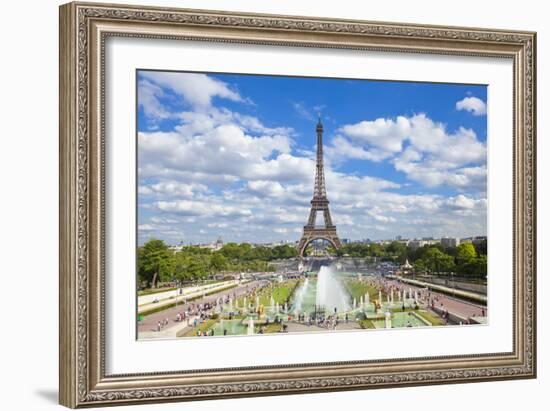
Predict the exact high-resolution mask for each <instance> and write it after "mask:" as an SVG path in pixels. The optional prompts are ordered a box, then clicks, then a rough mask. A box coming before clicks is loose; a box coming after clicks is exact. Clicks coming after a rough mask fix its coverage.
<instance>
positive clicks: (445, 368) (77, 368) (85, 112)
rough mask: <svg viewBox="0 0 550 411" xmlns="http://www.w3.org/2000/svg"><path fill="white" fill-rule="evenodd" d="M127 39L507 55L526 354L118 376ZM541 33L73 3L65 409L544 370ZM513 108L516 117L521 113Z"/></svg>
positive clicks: (63, 19)
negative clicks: (109, 97)
mask: <svg viewBox="0 0 550 411" xmlns="http://www.w3.org/2000/svg"><path fill="white" fill-rule="evenodd" d="M113 36H124V37H139V38H162V39H174V40H179V41H186V40H202V41H214V42H227V43H231V42H235V43H249V44H259V45H281V46H305V47H324V48H347V49H357V50H379V51H392V52H402V53H426V54H450V55H458V56H481V57H500V58H505V59H511V60H512V61H513V64H514V78H513V88H514V112H513V118H514V130H513V134H514V150H513V152H514V165H513V168H514V176H513V178H514V181H513V183H514V185H513V187H514V193H513V209H514V222H513V230H514V233H513V236H514V250H510V251H512V252H513V253H514V267H513V271H514V287H513V289H514V295H513V308H514V316H513V317H514V318H513V330H514V332H513V342H514V345H513V347H514V348H513V351H512V352H505V353H487V354H482V355H465V356H448V357H430V358H402V359H386V360H380V361H378V360H377V361H354V362H338V363H320V364H302V365H279V366H267V367H247V368H245V367H243V368H237V369H235V368H234V369H217V370H201V371H196V372H195V371H180V372H177V371H175V372H170V373H152V372H151V373H147V372H145V373H143V374H136V375H106V373H105V364H104V363H105V361H104V360H105V330H104V298H103V296H104V291H105V290H104V289H105V283H104V275H105V268H104V257H105V252H104V239H105V238H104V237H105V227H104V210H105V202H104V199H105V196H104V186H105V170H104V158H105V149H104V139H105V136H104V95H105V89H104V87H105V84H104V63H105V55H104V49H105V40H106V39H107V38H108V37H113ZM535 87H536V34H535V33H533V32H518V31H506V30H487V29H479V28H461V27H442V26H432V25H412V24H395V23H380V22H366V21H355V20H332V19H318V18H311V17H294V16H275V15H258V14H246V13H229V12H221V11H201V10H187V9H168V8H154V7H134V6H122V5H108V4H92V3H69V4H66V5H63V6H61V7H60V107H59V112H60V114H59V115H60V131H59V133H60V146H59V150H60V227H59V231H60V255H59V258H60V280H59V281H60V284H59V287H60V288H59V291H60V310H59V315H60V364H59V367H60V403H61V404H63V405H65V406H67V407H72V408H76V407H85V406H104V405H116V404H128V403H144V402H163V401H174V400H178V401H184V400H200V399H215V398H227V397H242V396H258V395H276V394H292V393H301V392H320V391H333V390H352V389H369V388H379V387H398V386H411V385H426V384H442V383H463V382H475V381H488V380H503V379H518V378H534V377H535V376H536V328H535V326H536V289H535V287H536V278H535V277H536V174H535V173H536V124H535V120H536V112H535V111H536V110H535V101H536V90H535ZM511 114H512V113H511Z"/></svg>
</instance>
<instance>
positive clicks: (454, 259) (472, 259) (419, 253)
mask: <svg viewBox="0 0 550 411" xmlns="http://www.w3.org/2000/svg"><path fill="white" fill-rule="evenodd" d="M441 248H442V247H435V246H424V247H421V248H419V249H418V250H416V252H415V253H414V255H413V259H412V263H413V266H414V269H415V270H416V271H421V272H423V271H426V272H428V273H456V274H458V275H461V276H467V277H476V278H486V277H487V254H480V253H479V252H478V251H477V250H476V247H475V246H474V244H472V243H463V244H460V245H459V246H458V247H449V248H447V249H445V250H442V249H441ZM485 250H486V248H485Z"/></svg>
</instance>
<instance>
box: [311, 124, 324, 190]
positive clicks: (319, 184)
mask: <svg viewBox="0 0 550 411" xmlns="http://www.w3.org/2000/svg"><path fill="white" fill-rule="evenodd" d="M316 130H317V161H316V167H315V187H314V189H313V198H314V199H324V200H326V198H327V191H326V187H325V168H324V164H323V123H321V116H319V121H318V122H317V128H316Z"/></svg>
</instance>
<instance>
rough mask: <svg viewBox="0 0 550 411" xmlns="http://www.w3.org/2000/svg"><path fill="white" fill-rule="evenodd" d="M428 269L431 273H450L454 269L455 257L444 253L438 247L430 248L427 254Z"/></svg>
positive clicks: (425, 258) (425, 259)
mask: <svg viewBox="0 0 550 411" xmlns="http://www.w3.org/2000/svg"><path fill="white" fill-rule="evenodd" d="M424 261H425V264H426V268H427V269H428V270H429V271H431V272H449V271H452V270H453V268H454V261H453V257H451V256H450V255H448V254H445V253H444V252H442V251H441V250H440V249H439V248H438V247H430V248H429V249H428V250H427V251H426V254H425V257H424Z"/></svg>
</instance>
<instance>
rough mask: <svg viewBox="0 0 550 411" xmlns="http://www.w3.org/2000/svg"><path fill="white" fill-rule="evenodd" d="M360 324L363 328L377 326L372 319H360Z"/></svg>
mask: <svg viewBox="0 0 550 411" xmlns="http://www.w3.org/2000/svg"><path fill="white" fill-rule="evenodd" d="M359 326H360V327H361V328H376V327H375V326H374V323H373V322H372V321H371V320H359Z"/></svg>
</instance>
